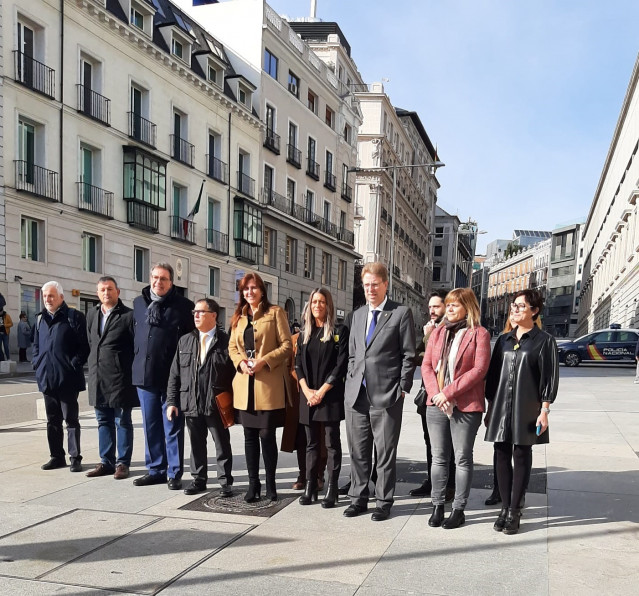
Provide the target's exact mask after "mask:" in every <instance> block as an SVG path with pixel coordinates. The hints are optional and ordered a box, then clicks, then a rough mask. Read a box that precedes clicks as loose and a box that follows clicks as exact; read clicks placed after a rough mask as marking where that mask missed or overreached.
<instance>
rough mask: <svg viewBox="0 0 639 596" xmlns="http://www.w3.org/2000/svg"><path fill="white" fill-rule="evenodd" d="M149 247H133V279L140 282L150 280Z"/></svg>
mask: <svg viewBox="0 0 639 596" xmlns="http://www.w3.org/2000/svg"><path fill="white" fill-rule="evenodd" d="M149 270H150V265H149V249H148V248H142V247H140V246H134V247H133V279H135V281H139V282H140V283H147V282H148V280H149Z"/></svg>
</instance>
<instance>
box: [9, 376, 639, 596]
mask: <svg viewBox="0 0 639 596" xmlns="http://www.w3.org/2000/svg"><path fill="white" fill-rule="evenodd" d="M633 377H634V370H633V369H630V368H623V367H612V368H611V367H605V368H604V367H599V368H597V367H596V366H580V367H579V368H577V369H566V368H563V367H562V368H561V384H560V391H559V397H558V399H557V402H556V403H555V404H554V405H553V407H552V413H551V415H550V416H551V417H550V422H551V433H552V434H551V443H550V445H547V446H542V447H536V448H535V449H534V464H533V465H534V467H535V468H537V469H539V470H540V471H542V472H543V471H545V472H546V474H547V477H546V483H545V484H544V483H543V482H542V483H538V484H539V486H541V487H542V488H541V489H535V491H536V492H531V493H529V494H528V495H527V499H526V510H525V514H524V518H523V522H522V528H521V531H520V533H519V534H517V535H516V536H504V535H502V534H499V533H497V532H494V531H493V530H492V524H493V521H494V519H495V517H496V514H497V508H487V507H485V506H484V504H483V501H484V499H485V498H486V496H487V495H488V494H489V490H488V489H487V488H486V487H485V483H484V481H483V480H481V481H479V480H478V482H479V484H478V483H477V482H476V483H475V484H474V486H475V488H473V490H472V492H471V496H470V500H469V503H468V508H467V510H466V520H467V521H466V524H465V525H464V526H463V527H462V528H460V529H457V530H452V531H446V530H443V529H441V528H429V527H428V526H427V523H426V521H427V519H428V515H429V514H430V506H429V502H428V500H426V499H424V500H420V499H416V498H412V497H410V496H409V495H408V491H409V490H410V489H411V488H414V487H415V486H416V484H417V483H418V482H419V481H420V479H421V477H422V473H423V470H424V469H425V462H424V459H425V453H424V445H423V437H422V429H421V423H420V420H419V417H418V416H417V415H416V414H415V412H414V406H413V405H412V399H411V398H410V397H409V398H407V399H406V405H405V410H404V421H403V430H402V435H401V440H400V445H399V453H398V455H399V469H400V474H399V477H400V480H401V481H400V482H398V486H397V499H396V503H395V506H394V507H393V510H392V515H391V518H390V519H389V520H388V521H386V522H381V523H374V522H372V521H371V520H370V516H369V515H363V516H360V517H358V518H355V519H347V518H344V517H343V515H342V512H343V511H344V508H345V507H346V505H347V503H346V501H344V500H342V501H340V503H339V505H338V506H336V507H335V508H334V509H332V510H325V509H322V508H321V506H320V505H319V503H316V504H313V505H311V506H307V507H302V506H301V505H299V504H298V503H297V500H294V501H293V502H292V503H291V504H289V505H287V506H286V507H284V508H283V509H282V510H280V511H279V512H277V513H275V514H274V515H273V516H272V517H261V516H257V515H241V514H227V513H220V512H218V511H214V512H213V511H212V512H208V511H192V510H188V509H183V508H182V507H183V506H184V505H187V504H188V503H190V502H192V501H194V500H195V499H197V498H199V495H198V496H186V495H184V494H183V493H182V492H181V491H168V490H167V488H166V486H163V485H162V486H150V487H135V486H133V483H132V478H133V477H136V476H139V475H141V474H143V473H144V465H143V461H144V444H143V434H142V429H141V418H140V413H139V410H137V411H135V412H134V422H135V428H136V436H135V445H134V456H133V465H132V478H130V479H127V480H121V481H116V480H114V479H113V478H112V477H103V478H93V479H90V478H87V477H86V476H85V475H84V474H71V473H70V472H69V470H68V469H60V470H54V471H49V472H44V471H42V470H41V469H40V465H41V464H42V463H44V462H45V461H46V460H47V459H48V450H47V445H46V425H45V424H44V422H42V421H30V422H26V423H21V424H13V425H8V426H0V453H1V454H2V456H1V458H0V512H1V516H0V522H1V523H0V595H3V594H16V593H21V594H53V593H55V594H64V595H74V596H75V595H78V596H79V595H84V594H158V593H160V594H162V595H164V594H171V595H173V594H195V593H217V594H225V595H226V596H231V595H234V594H243V595H245V594H247V593H256V594H267V595H270V594H273V595H277V596H285V595H288V594H295V595H297V594H304V595H308V596H312V595H314V594H322V595H324V594H335V595H338V596H341V595H345V596H346V595H354V594H357V595H358V596H377V595H380V596H381V595H384V596H385V595H398V596H399V595H407V594H438V595H444V594H445V595H449V594H451V595H452V594H460V595H467V594H480V595H483V594H486V595H497V594H509V595H517V594H522V595H523V594H526V595H537V594H539V595H546V594H552V595H559V594H561V595H564V594H575V595H580V596H581V595H582V594H585V595H588V594H597V595H600V594H636V593H638V590H637V585H639V529H638V525H637V522H639V459H638V456H637V453H638V452H639V386H637V385H634V384H633V382H632V381H633ZM0 382H3V381H0ZM416 389H417V384H416V385H415V391H416ZM0 399H1V398H0ZM81 422H82V453H83V455H84V461H83V464H84V467H85V470H86V471H88V470H89V469H91V468H92V467H93V465H94V464H95V463H97V461H98V457H97V453H98V449H97V442H98V437H97V426H96V422H95V419H94V417H93V413H92V412H89V411H88V412H84V413H83V415H82V418H81ZM231 436H232V443H233V450H234V453H235V454H236V455H235V458H234V469H235V478H236V479H235V489H236V490H237V491H238V492H242V491H243V490H244V488H245V487H246V484H247V476H246V467H245V462H244V457H243V434H242V429H241V428H240V427H236V428H232V429H231ZM343 444H344V448H346V439H345V433H344V432H343ZM187 445H188V441H187ZM213 454H214V447H213V445H212V444H211V445H210V452H209V455H210V456H212V455H213ZM475 460H476V463H477V465H478V468H480V469H482V470H483V471H482V473H483V478H484V479H485V478H486V473H485V468H490V466H491V465H492V445H491V444H489V443H485V442H484V441H483V430H480V431H479V435H478V438H477V441H476V444H475ZM187 461H188V446H187ZM210 462H211V465H212V466H214V458H213V457H210ZM348 464H349V460H348V454H347V453H346V454H345V457H344V467H343V470H342V481H345V480H346V478H347V476H348V472H349V465H348ZM295 466H296V459H295V455H294V454H288V453H281V454H280V463H279V466H278V489H279V492H280V495H281V496H292V495H293V491H292V490H291V488H290V487H291V484H292V483H293V482H294V480H295V478H296V475H297V471H296V467H295ZM187 469H188V465H187ZM480 476H481V474H479V473H478V475H477V479H479V477H480ZM187 477H188V473H187V474H185V479H186V478H187ZM544 485H546V486H547V490H546V493H545V494H544V493H543V486H544ZM209 489H210V490H211V492H214V491H215V489H216V487H215V483H214V481H213V480H209ZM296 494H299V493H296Z"/></svg>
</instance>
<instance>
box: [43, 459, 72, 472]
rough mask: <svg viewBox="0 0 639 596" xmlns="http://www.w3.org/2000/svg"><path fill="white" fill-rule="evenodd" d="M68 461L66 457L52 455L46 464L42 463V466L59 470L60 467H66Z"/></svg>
mask: <svg viewBox="0 0 639 596" xmlns="http://www.w3.org/2000/svg"><path fill="white" fill-rule="evenodd" d="M66 467H67V462H66V460H64V459H58V458H57V457H52V458H51V459H50V460H49V461H48V462H47V463H46V464H42V465H41V466H40V468H41V469H42V470H57V469H58V468H66Z"/></svg>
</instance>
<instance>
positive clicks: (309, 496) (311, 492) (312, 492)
mask: <svg viewBox="0 0 639 596" xmlns="http://www.w3.org/2000/svg"><path fill="white" fill-rule="evenodd" d="M314 501H317V481H316V480H307V481H306V487H305V488H304V494H303V495H302V496H301V497H300V498H299V502H300V505H310V504H311V503H313V502H314Z"/></svg>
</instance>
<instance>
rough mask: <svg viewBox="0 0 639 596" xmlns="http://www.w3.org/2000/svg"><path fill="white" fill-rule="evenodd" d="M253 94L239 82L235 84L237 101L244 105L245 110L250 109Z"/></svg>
mask: <svg viewBox="0 0 639 596" xmlns="http://www.w3.org/2000/svg"><path fill="white" fill-rule="evenodd" d="M252 97H253V92H252V91H251V89H250V88H249V87H248V86H247V85H246V84H244V83H243V82H242V81H241V80H240V81H238V84H237V100H238V101H239V102H240V103H241V104H243V105H245V106H246V107H247V108H249V109H250V108H251V106H252V105H253V104H252Z"/></svg>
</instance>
